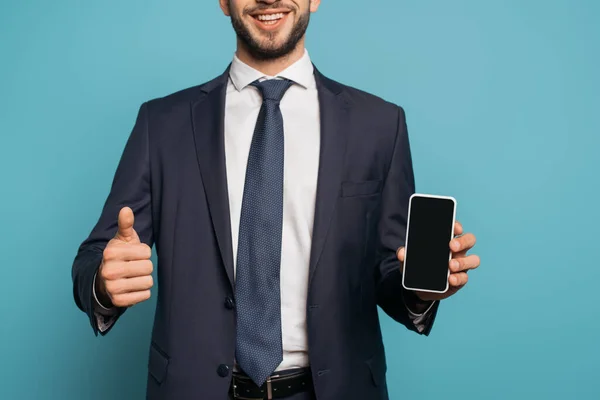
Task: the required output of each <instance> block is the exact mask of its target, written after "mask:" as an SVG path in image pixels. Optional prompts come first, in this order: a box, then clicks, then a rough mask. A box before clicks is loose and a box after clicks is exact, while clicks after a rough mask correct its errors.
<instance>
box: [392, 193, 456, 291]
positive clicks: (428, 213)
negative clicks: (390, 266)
mask: <svg viewBox="0 0 600 400" xmlns="http://www.w3.org/2000/svg"><path fill="white" fill-rule="evenodd" d="M408 210H409V211H408V222H407V227H406V229H407V232H406V244H405V248H404V273H403V274H402V285H403V286H404V288H405V289H407V290H414V291H420V292H431V293H446V292H447V291H448V288H449V284H448V278H449V276H450V269H449V262H450V259H451V258H452V252H451V250H450V246H449V244H450V241H451V240H452V238H453V237H454V223H455V220H456V199H454V198H453V197H447V196H434V195H427V194H414V195H412V196H411V197H410V202H409V208H408Z"/></svg>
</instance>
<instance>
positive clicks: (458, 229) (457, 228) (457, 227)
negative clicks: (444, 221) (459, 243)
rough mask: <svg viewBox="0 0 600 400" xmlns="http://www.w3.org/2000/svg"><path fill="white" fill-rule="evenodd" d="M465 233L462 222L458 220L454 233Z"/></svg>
mask: <svg viewBox="0 0 600 400" xmlns="http://www.w3.org/2000/svg"><path fill="white" fill-rule="evenodd" d="M462 234H463V226H462V224H461V223H460V222H458V221H456V222H455V223H454V235H455V236H459V235H462Z"/></svg>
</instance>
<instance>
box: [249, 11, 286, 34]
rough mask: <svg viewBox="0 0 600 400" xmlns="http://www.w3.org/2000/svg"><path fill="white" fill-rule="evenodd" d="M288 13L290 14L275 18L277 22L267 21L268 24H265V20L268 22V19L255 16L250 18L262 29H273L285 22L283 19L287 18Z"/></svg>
mask: <svg viewBox="0 0 600 400" xmlns="http://www.w3.org/2000/svg"><path fill="white" fill-rule="evenodd" d="M288 15H290V13H287V14H285V15H284V16H283V18H280V19H278V20H277V22H275V23H274V24H273V23H269V24H265V22H269V21H264V22H263V21H261V20H259V19H257V18H254V17H252V19H253V20H254V22H255V23H256V25H257V26H258V27H259V28H260V29H262V30H263V31H274V30H276V29H277V28H279V27H280V26H281V25H283V23H284V22H285V20H286V19H287V17H288Z"/></svg>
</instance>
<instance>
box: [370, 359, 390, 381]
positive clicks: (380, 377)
mask: <svg viewBox="0 0 600 400" xmlns="http://www.w3.org/2000/svg"><path fill="white" fill-rule="evenodd" d="M366 363H367V365H368V367H369V370H370V371H371V378H373V384H374V385H375V386H381V385H384V384H385V374H386V372H387V365H386V362H385V356H383V355H375V356H373V357H371V358H370V359H368V360H367V361H366Z"/></svg>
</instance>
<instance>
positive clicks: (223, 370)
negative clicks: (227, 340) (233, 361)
mask: <svg viewBox="0 0 600 400" xmlns="http://www.w3.org/2000/svg"><path fill="white" fill-rule="evenodd" d="M217 374H219V376H220V377H221V378H225V377H227V375H229V367H228V366H227V365H225V364H221V365H219V368H217Z"/></svg>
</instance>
